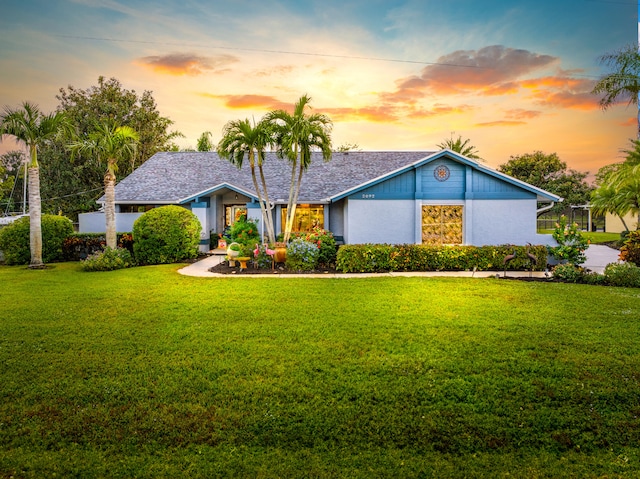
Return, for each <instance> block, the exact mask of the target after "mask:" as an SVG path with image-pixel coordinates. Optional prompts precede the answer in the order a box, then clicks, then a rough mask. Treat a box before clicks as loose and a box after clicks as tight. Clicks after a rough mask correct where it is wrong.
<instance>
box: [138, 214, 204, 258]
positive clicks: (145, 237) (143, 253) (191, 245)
mask: <svg viewBox="0 0 640 479" xmlns="http://www.w3.org/2000/svg"><path fill="white" fill-rule="evenodd" d="M200 231H201V226H200V221H198V218H197V217H196V216H195V215H194V214H193V213H192V212H191V211H189V210H187V209H185V208H182V207H180V206H175V205H170V206H162V207H160V208H154V209H152V210H149V211H147V212H146V213H145V214H143V215H142V216H141V217H140V218H138V219H137V220H136V222H135V223H134V224H133V239H134V243H133V251H134V254H135V258H136V260H137V262H138V263H140V264H163V263H174V262H176V261H180V260H183V259H186V258H195V257H196V256H198V244H199V242H200Z"/></svg>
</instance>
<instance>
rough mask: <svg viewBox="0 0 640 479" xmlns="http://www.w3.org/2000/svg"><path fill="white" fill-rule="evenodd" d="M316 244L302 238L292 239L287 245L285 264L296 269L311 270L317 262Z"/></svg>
mask: <svg viewBox="0 0 640 479" xmlns="http://www.w3.org/2000/svg"><path fill="white" fill-rule="evenodd" d="M319 256H320V250H319V249H318V245H316V244H315V243H311V242H310V241H306V240H304V239H302V238H296V239H294V240H292V241H291V242H290V243H289V245H288V246H287V260H286V263H285V264H286V266H287V268H289V269H293V270H296V271H312V270H313V269H315V267H316V265H317V264H318V257H319Z"/></svg>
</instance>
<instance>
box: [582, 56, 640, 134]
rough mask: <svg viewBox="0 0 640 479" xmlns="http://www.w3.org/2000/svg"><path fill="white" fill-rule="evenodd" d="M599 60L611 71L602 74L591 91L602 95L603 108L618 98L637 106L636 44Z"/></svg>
mask: <svg viewBox="0 0 640 479" xmlns="http://www.w3.org/2000/svg"><path fill="white" fill-rule="evenodd" d="M600 62H601V63H602V64H604V65H607V66H608V67H611V68H612V69H613V71H612V72H611V73H608V74H606V75H604V76H603V77H602V78H601V79H600V80H598V82H597V83H596V84H595V86H594V87H593V90H592V93H594V94H596V95H604V96H603V97H602V98H601V99H600V106H601V107H602V109H603V110H606V109H608V108H609V107H610V106H612V105H614V104H616V103H617V102H618V101H619V100H625V99H626V100H628V105H635V106H636V107H638V94H639V93H640V52H638V45H628V46H626V47H624V48H623V49H621V50H618V51H616V52H613V53H607V54H605V55H603V56H601V57H600ZM637 114H638V135H639V138H640V108H638V113H637Z"/></svg>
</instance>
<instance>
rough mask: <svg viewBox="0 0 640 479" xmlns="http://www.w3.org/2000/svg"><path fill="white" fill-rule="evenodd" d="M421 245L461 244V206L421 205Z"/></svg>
mask: <svg viewBox="0 0 640 479" xmlns="http://www.w3.org/2000/svg"><path fill="white" fill-rule="evenodd" d="M422 244H429V245H441V244H462V206H461V205H422Z"/></svg>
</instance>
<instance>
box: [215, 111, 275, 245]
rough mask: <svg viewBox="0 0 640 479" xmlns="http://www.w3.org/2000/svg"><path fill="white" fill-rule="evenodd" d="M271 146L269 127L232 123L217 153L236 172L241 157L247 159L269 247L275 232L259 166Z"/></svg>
mask: <svg viewBox="0 0 640 479" xmlns="http://www.w3.org/2000/svg"><path fill="white" fill-rule="evenodd" d="M271 143H272V134H271V128H270V125H269V123H267V122H265V121H260V122H258V124H256V123H255V122H254V124H253V126H252V125H251V123H250V122H249V119H245V120H233V121H230V122H228V123H227V124H226V125H225V126H224V129H223V133H222V139H221V140H220V142H219V143H218V147H217V151H218V154H219V155H220V157H221V158H225V159H227V160H229V161H230V162H231V163H232V164H233V165H235V166H237V167H238V169H240V168H242V163H243V162H244V158H245V156H247V157H248V159H249V168H250V169H251V179H252V180H253V187H254V188H255V190H256V196H257V197H258V203H259V204H260V211H261V212H262V218H263V221H264V225H265V227H266V229H267V237H268V239H269V243H274V242H275V241H276V236H275V229H274V227H273V217H272V215H271V206H270V205H271V204H270V202H269V193H268V191H267V182H266V180H265V177H264V171H263V169H262V165H263V163H264V158H265V149H266V148H267V147H268V146H269V145H270V144H271ZM256 165H257V166H258V171H259V173H260V182H261V184H262V190H260V187H259V186H258V179H257V177H256Z"/></svg>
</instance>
